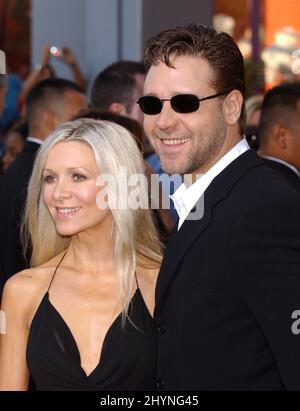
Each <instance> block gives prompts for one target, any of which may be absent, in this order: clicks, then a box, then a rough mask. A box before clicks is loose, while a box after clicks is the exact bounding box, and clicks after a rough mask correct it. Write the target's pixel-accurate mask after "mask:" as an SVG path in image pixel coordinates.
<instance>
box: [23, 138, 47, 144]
mask: <svg viewBox="0 0 300 411" xmlns="http://www.w3.org/2000/svg"><path fill="white" fill-rule="evenodd" d="M26 141H31V142H32V143H36V144H43V142H44V141H43V140H40V139H39V138H35V137H27V138H26Z"/></svg>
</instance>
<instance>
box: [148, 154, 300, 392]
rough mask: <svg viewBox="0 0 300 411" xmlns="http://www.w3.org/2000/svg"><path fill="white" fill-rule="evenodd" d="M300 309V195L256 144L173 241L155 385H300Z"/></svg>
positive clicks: (161, 297)
mask: <svg viewBox="0 0 300 411" xmlns="http://www.w3.org/2000/svg"><path fill="white" fill-rule="evenodd" d="M298 310H300V195H298V193H297V192H296V191H295V190H294V189H293V188H292V187H290V185H289V184H288V182H286V181H285V180H284V179H282V178H281V176H279V175H278V173H276V172H275V171H274V170H272V169H271V168H269V167H267V166H266V165H265V164H264V162H263V161H262V160H261V159H260V158H259V157H258V156H257V154H256V153H255V152H254V151H253V150H249V151H247V152H245V153H244V154H242V155H241V156H240V157H238V158H237V159H236V160H235V161H233V162H232V163H231V164H230V165H229V166H228V167H227V168H226V169H225V170H224V171H223V172H222V173H220V174H219V175H218V176H217V177H216V178H215V179H214V180H213V181H212V183H211V185H210V186H209V187H208V189H207V190H206V192H205V194H204V216H203V218H202V219H201V220H198V221H185V222H184V223H183V225H182V227H181V228H180V230H179V231H178V232H176V233H175V234H174V235H173V236H171V238H170V240H169V242H168V245H167V249H166V253H165V257H164V260H163V264H162V267H161V271H160V274H159V278H158V284H157V289H156V308H155V319H156V322H157V324H158V334H159V345H158V348H159V361H158V380H157V386H158V388H159V389H166V390H284V389H292V390H300V321H298V323H299V325H298V328H297V323H296V321H297V319H295V318H292V316H294V317H295V316H296V315H297V314H298V315H299V312H298V313H297V311H298ZM296 318H297V317H296ZM298 331H299V334H297V333H298Z"/></svg>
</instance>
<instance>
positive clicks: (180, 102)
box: [137, 91, 230, 115]
mask: <svg viewBox="0 0 300 411" xmlns="http://www.w3.org/2000/svg"><path fill="white" fill-rule="evenodd" d="M228 93H230V91H226V92H223V93H218V94H213V95H212V96H208V97H203V98H199V97H197V96H195V95H193V94H177V95H176V96H173V97H172V98H162V99H159V98H158V97H154V96H143V97H141V98H140V99H139V100H138V101H137V104H138V105H139V106H140V109H141V110H142V112H143V113H145V114H149V115H155V114H159V113H160V112H161V110H162V107H163V102H164V101H170V102H171V107H172V109H173V110H174V111H176V113H193V112H194V111H197V110H198V108H199V106H200V101H204V100H209V99H211V98H216V97H219V96H224V95H225V94H228Z"/></svg>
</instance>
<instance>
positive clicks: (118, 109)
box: [108, 102, 127, 116]
mask: <svg viewBox="0 0 300 411" xmlns="http://www.w3.org/2000/svg"><path fill="white" fill-rule="evenodd" d="M108 111H110V112H112V113H115V114H119V115H121V116H126V114H127V111H126V108H125V106H124V104H122V103H116V102H115V103H111V105H110V106H109V109H108Z"/></svg>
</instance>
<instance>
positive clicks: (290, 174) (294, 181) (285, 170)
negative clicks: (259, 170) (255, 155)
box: [263, 158, 300, 192]
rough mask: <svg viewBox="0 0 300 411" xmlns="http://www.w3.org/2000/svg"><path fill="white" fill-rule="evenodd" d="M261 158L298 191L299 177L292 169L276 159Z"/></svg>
mask: <svg viewBox="0 0 300 411" xmlns="http://www.w3.org/2000/svg"><path fill="white" fill-rule="evenodd" d="M263 160H264V162H265V163H266V164H267V165H268V166H269V167H272V168H273V170H276V171H277V172H278V173H280V174H281V175H282V176H283V177H284V178H285V179H286V180H287V181H288V182H289V183H290V184H291V185H292V186H293V187H294V188H295V189H296V190H297V191H298V192H300V178H299V177H298V176H297V174H296V173H295V172H294V171H293V170H291V169H290V168H289V167H287V166H285V165H284V164H282V163H279V162H278V161H274V160H270V159H268V158H264V159H263Z"/></svg>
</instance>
